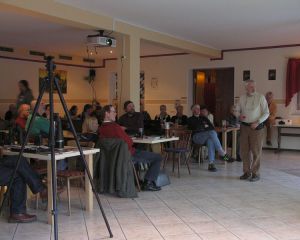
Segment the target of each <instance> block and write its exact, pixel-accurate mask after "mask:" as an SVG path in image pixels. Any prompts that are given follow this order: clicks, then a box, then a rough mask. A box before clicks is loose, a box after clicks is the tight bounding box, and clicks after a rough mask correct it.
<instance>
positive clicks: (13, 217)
mask: <svg viewBox="0 0 300 240" xmlns="http://www.w3.org/2000/svg"><path fill="white" fill-rule="evenodd" d="M17 160H18V157H17V156H3V153H2V148H0V185H8V184H9V181H10V178H11V176H12V175H13V172H14V169H15V166H16V163H17ZM26 185H28V186H29V188H30V190H31V191H32V192H33V193H34V194H37V193H41V197H42V198H46V197H47V190H46V188H45V187H44V186H43V184H42V182H41V180H40V177H39V175H38V174H37V173H36V172H34V171H33V170H32V169H31V167H30V165H29V163H28V162H27V160H26V159H25V158H23V157H22V158H21V159H20V165H19V167H18V170H17V173H16V177H15V179H14V180H13V184H12V187H11V189H10V216H9V219H8V222H10V223H28V222H33V221H35V220H36V216H35V215H30V214H28V213H27V212H26V198H27V193H26V191H27V187H26Z"/></svg>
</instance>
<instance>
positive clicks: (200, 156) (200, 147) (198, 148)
mask: <svg viewBox="0 0 300 240" xmlns="http://www.w3.org/2000/svg"><path fill="white" fill-rule="evenodd" d="M204 148H206V144H195V143H193V144H192V150H191V153H193V152H194V151H198V164H199V167H200V164H201V163H203V161H204V158H205V157H204V156H203V154H202V151H203V150H204Z"/></svg>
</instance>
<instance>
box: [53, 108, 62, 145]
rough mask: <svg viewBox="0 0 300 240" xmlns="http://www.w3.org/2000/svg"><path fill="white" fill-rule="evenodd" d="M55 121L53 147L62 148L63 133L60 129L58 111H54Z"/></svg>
mask: <svg viewBox="0 0 300 240" xmlns="http://www.w3.org/2000/svg"><path fill="white" fill-rule="evenodd" d="M54 121H55V125H54V126H55V148H58V149H63V148H64V144H65V142H64V134H63V130H62V124H61V119H60V117H59V114H58V113H54Z"/></svg>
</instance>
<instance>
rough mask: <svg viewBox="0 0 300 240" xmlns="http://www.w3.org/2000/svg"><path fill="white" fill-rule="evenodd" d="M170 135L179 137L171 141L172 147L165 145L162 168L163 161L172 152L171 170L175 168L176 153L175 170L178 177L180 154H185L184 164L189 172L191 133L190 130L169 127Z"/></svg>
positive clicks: (165, 160)
mask: <svg viewBox="0 0 300 240" xmlns="http://www.w3.org/2000/svg"><path fill="white" fill-rule="evenodd" d="M170 134H171V136H176V137H179V140H178V141H174V142H173V146H172V147H167V148H165V149H164V152H165V153H166V157H165V159H164V162H163V168H164V167H165V163H166V162H167V160H168V157H169V154H170V153H172V154H173V172H174V169H175V160H176V155H178V158H177V171H178V177H180V162H181V158H182V156H185V164H186V166H187V168H188V171H189V174H191V171H190V166H189V157H190V155H191V147H190V142H191V134H192V131H190V130H183V129H171V130H170Z"/></svg>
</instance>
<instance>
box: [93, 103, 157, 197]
mask: <svg viewBox="0 0 300 240" xmlns="http://www.w3.org/2000/svg"><path fill="white" fill-rule="evenodd" d="M101 116H102V119H103V123H102V125H101V127H100V128H99V137H100V138H119V139H123V140H124V141H125V142H126V143H127V145H128V150H129V151H130V152H131V155H132V160H133V162H141V163H147V164H149V169H148V171H147V173H146V175H145V178H144V184H143V186H142V189H143V190H144V191H158V190H160V189H161V188H160V187H157V186H156V184H155V181H156V179H157V177H158V174H159V170H160V163H161V160H162V158H161V156H160V154H157V153H153V152H147V151H141V150H138V149H135V148H134V147H133V146H132V145H133V142H132V139H131V138H130V137H129V136H128V135H127V134H126V133H125V131H124V130H123V128H122V127H121V126H120V125H119V124H117V123H116V122H115V120H116V110H115V108H114V107H113V106H112V105H106V106H104V107H103V109H102V114H101Z"/></svg>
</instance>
